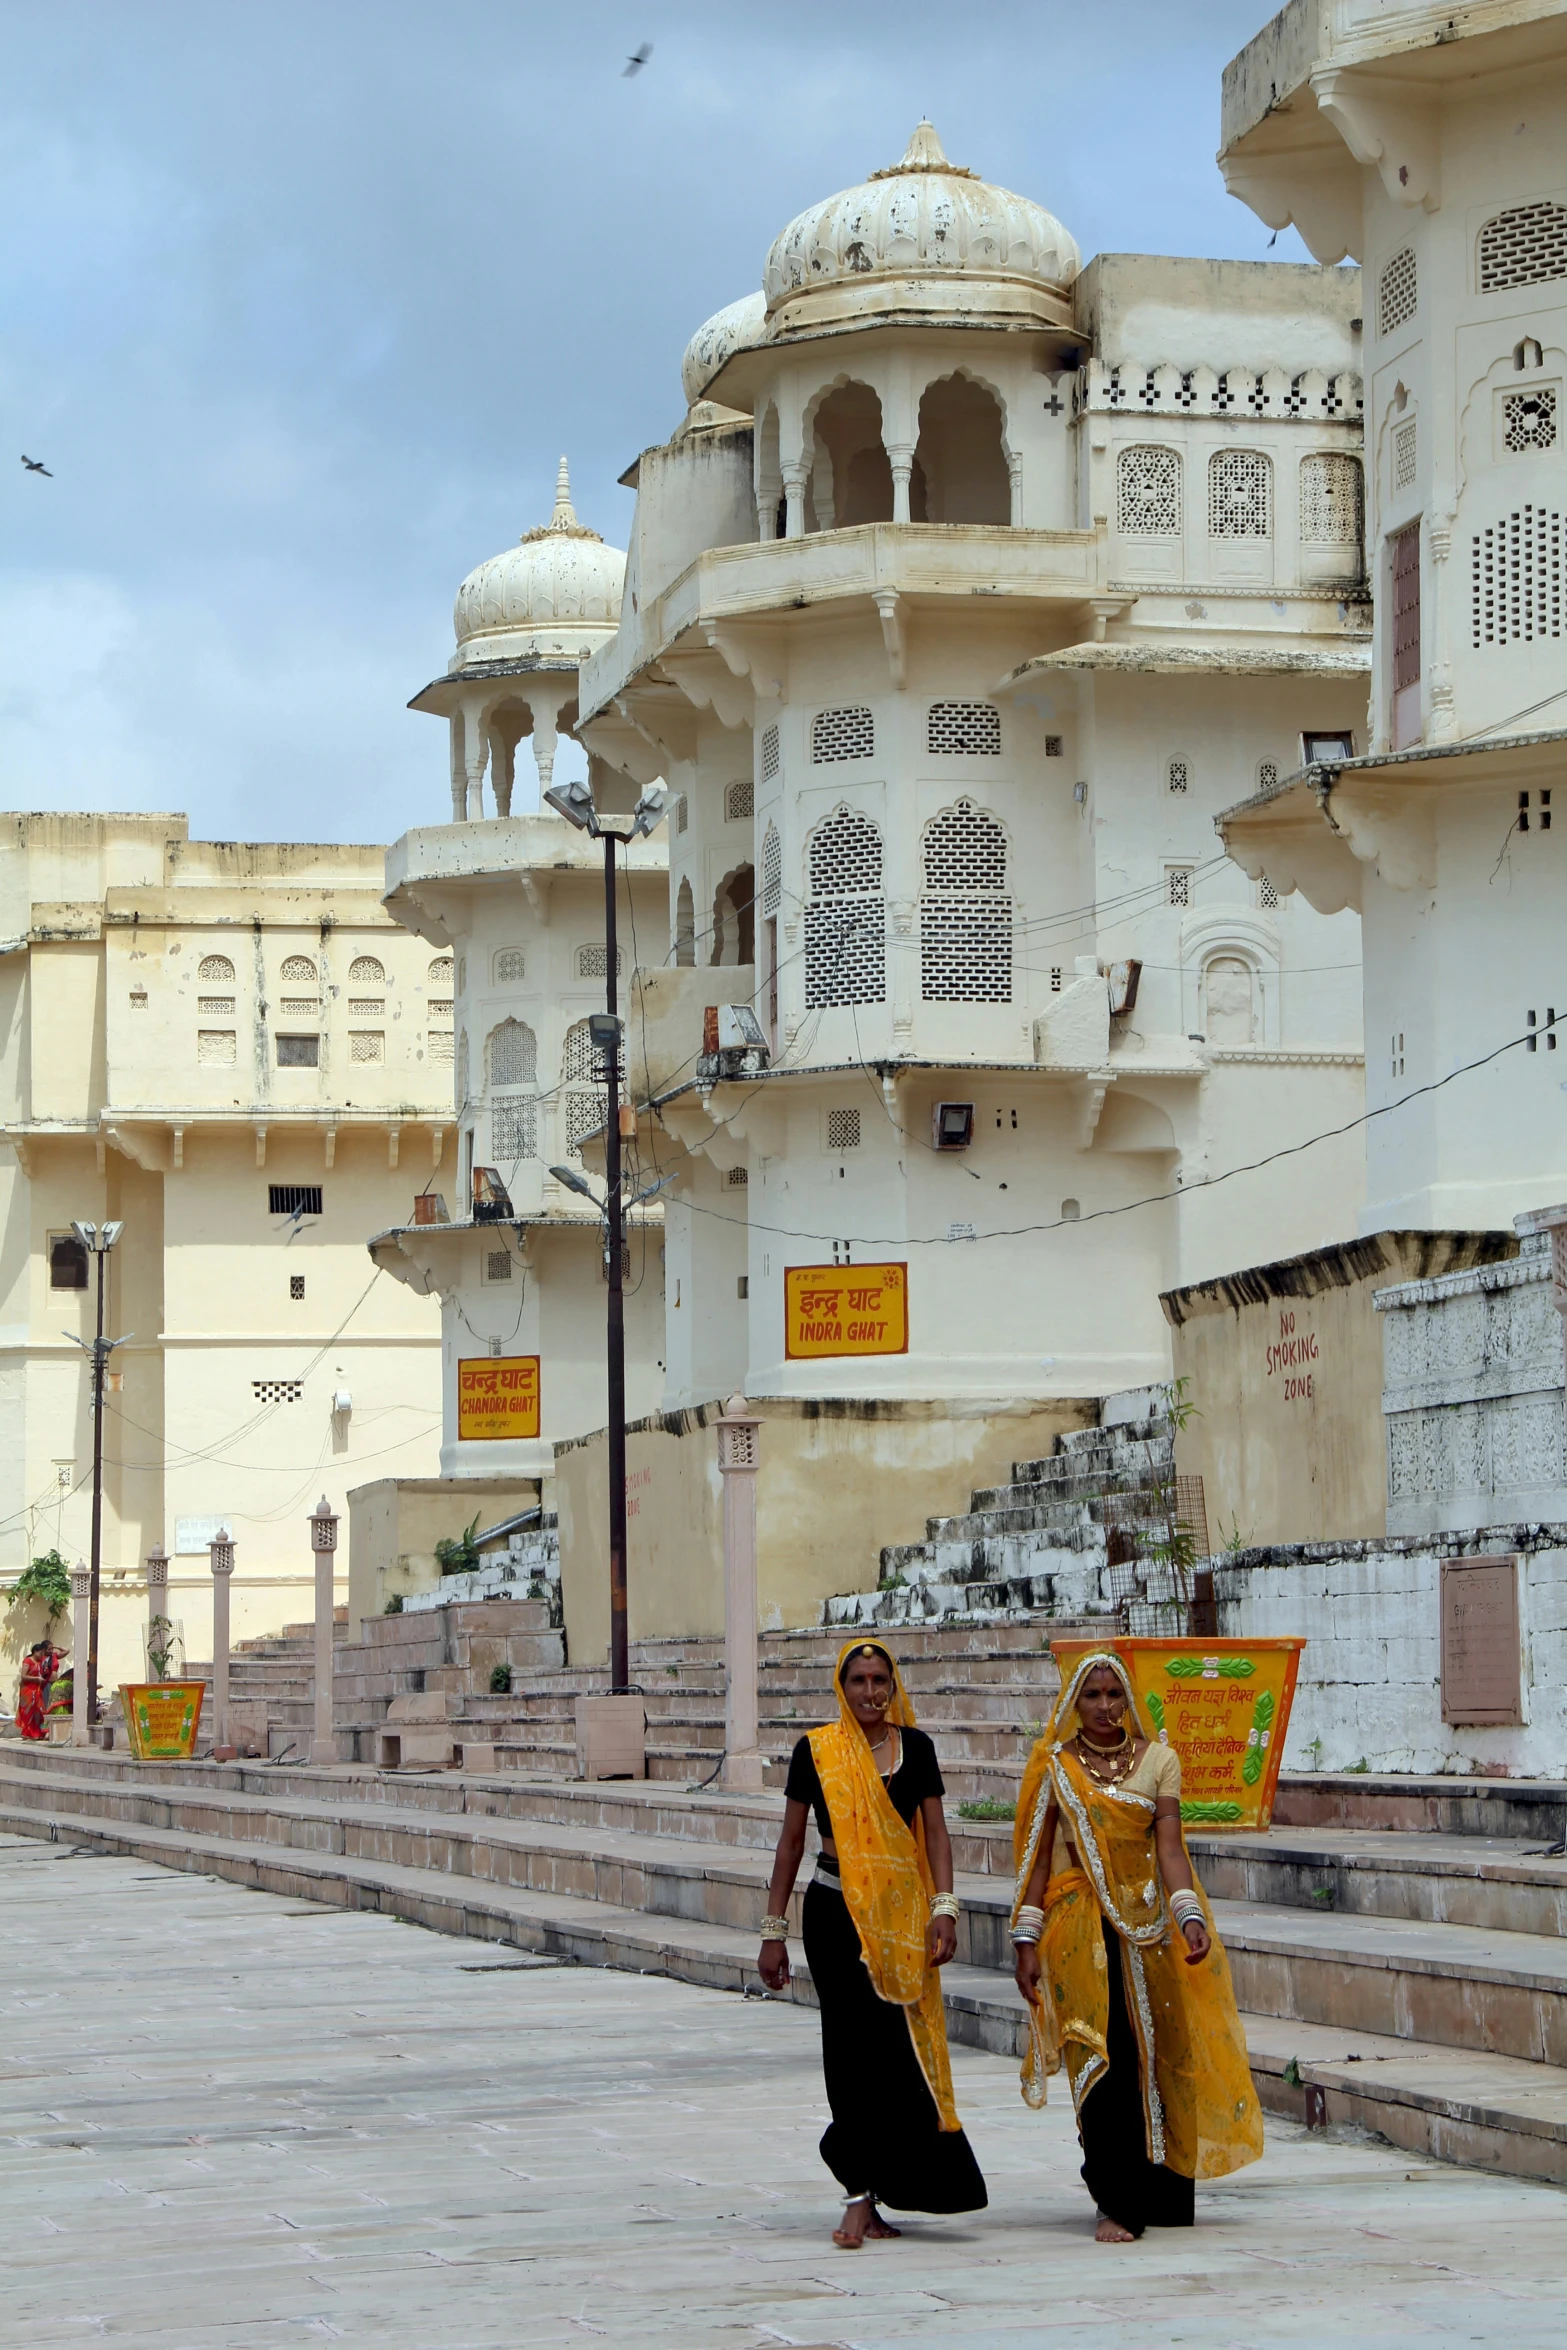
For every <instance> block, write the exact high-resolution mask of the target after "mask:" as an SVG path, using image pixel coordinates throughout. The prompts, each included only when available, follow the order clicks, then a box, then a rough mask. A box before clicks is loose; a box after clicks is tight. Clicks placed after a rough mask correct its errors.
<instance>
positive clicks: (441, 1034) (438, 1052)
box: [424, 1028, 452, 1068]
mask: <svg viewBox="0 0 1567 2350" xmlns="http://www.w3.org/2000/svg"><path fill="white" fill-rule="evenodd" d="M424 1049H425V1051H426V1052H427V1053H428V1054H429V1056H430V1059H431V1060H432V1061H435V1062H438V1063H442V1064H444V1065H445V1067H447V1068H450V1067H451V1065H452V1032H451V1030H450V1029H449V1028H432V1029H430V1030H429V1032H428V1034H427V1035H426V1037H425V1040H424Z"/></svg>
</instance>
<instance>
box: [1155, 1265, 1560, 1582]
mask: <svg viewBox="0 0 1567 2350" xmlns="http://www.w3.org/2000/svg"><path fill="white" fill-rule="evenodd" d="M1516 1254H1517V1242H1516V1241H1515V1240H1514V1238H1513V1236H1512V1234H1511V1233H1509V1232H1495V1233H1478V1234H1476V1233H1441V1232H1437V1233H1418V1232H1383V1233H1378V1234H1376V1235H1375V1236H1374V1237H1372V1238H1370V1239H1367V1240H1359V1241H1353V1242H1350V1243H1348V1244H1346V1245H1345V1246H1343V1247H1335V1248H1330V1249H1325V1250H1322V1251H1320V1252H1317V1253H1316V1254H1314V1255H1310V1256H1303V1257H1297V1258H1295V1259H1294V1260H1293V1261H1291V1262H1286V1263H1283V1264H1272V1265H1263V1266H1258V1267H1254V1268H1253V1269H1251V1270H1250V1271H1247V1272H1244V1273H1236V1274H1233V1275H1230V1276H1229V1277H1227V1278H1225V1279H1222V1280H1218V1281H1212V1282H1208V1283H1205V1284H1203V1285H1201V1286H1199V1287H1195V1288H1185V1289H1181V1290H1177V1291H1174V1292H1171V1293H1167V1294H1166V1296H1165V1297H1164V1298H1163V1300H1162V1301H1161V1302H1162V1304H1163V1306H1164V1311H1165V1315H1166V1318H1167V1320H1168V1321H1169V1323H1170V1327H1171V1353H1172V1357H1173V1363H1174V1370H1175V1375H1176V1377H1177V1378H1178V1379H1185V1380H1186V1381H1188V1383H1189V1384H1188V1388H1187V1400H1188V1401H1189V1402H1190V1403H1191V1404H1192V1405H1194V1407H1195V1413H1194V1417H1193V1418H1192V1419H1191V1421H1190V1422H1189V1423H1188V1425H1187V1427H1186V1428H1185V1430H1184V1432H1183V1433H1182V1435H1181V1437H1180V1439H1179V1441H1178V1444H1177V1447H1176V1457H1177V1466H1178V1467H1179V1468H1180V1470H1181V1471H1182V1472H1183V1473H1184V1474H1189V1475H1196V1476H1200V1477H1201V1478H1202V1480H1203V1489H1204V1498H1205V1500H1206V1503H1207V1512H1208V1536H1209V1540H1210V1542H1211V1543H1212V1544H1213V1545H1214V1546H1215V1548H1216V1549H1217V1548H1222V1547H1224V1546H1225V1545H1226V1544H1227V1543H1228V1542H1229V1541H1230V1540H1231V1538H1232V1537H1238V1542H1239V1546H1241V1547H1244V1548H1248V1549H1249V1548H1254V1547H1256V1546H1258V1545H1261V1544H1265V1543H1286V1542H1288V1543H1293V1542H1323V1541H1331V1542H1338V1541H1361V1540H1369V1539H1372V1538H1374V1537H1376V1536H1378V1535H1381V1534H1383V1533H1385V1532H1386V1529H1387V1451H1386V1440H1385V1437H1384V1433H1383V1419H1382V1324H1381V1320H1380V1318H1379V1316H1378V1315H1377V1313H1376V1311H1375V1308H1374V1306H1373V1302H1372V1301H1373V1298H1374V1297H1375V1294H1376V1292H1377V1290H1379V1289H1384V1288H1387V1287H1388V1286H1390V1285H1391V1284H1392V1283H1393V1282H1396V1281H1409V1280H1425V1279H1428V1278H1434V1277H1435V1276H1436V1275H1437V1274H1440V1273H1449V1272H1456V1271H1458V1270H1459V1269H1461V1268H1462V1267H1463V1266H1465V1265H1470V1264H1475V1263H1481V1262H1487V1261H1492V1260H1494V1259H1498V1258H1502V1257H1510V1256H1514V1255H1516Z"/></svg>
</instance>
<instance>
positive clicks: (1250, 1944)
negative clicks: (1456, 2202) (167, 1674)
mask: <svg viewBox="0 0 1567 2350" xmlns="http://www.w3.org/2000/svg"><path fill="white" fill-rule="evenodd" d="M394 1620H395V1619H394ZM927 1661H928V1660H927ZM987 1661H990V1662H992V1663H994V1664H995V1665H996V1666H998V1667H999V1668H1000V1671H1001V1673H1003V1674H1004V1672H1005V1671H1006V1670H1009V1669H1010V1667H1009V1666H1008V1665H1007V1662H1006V1660H1005V1659H1004V1658H997V1659H992V1660H986V1659H985V1658H984V1657H983V1655H982V1654H981V1653H979V1652H976V1653H975V1655H974V1656H973V1658H972V1660H971V1662H972V1667H973V1668H974V1670H975V1676H976V1677H975V1686H976V1687H977V1688H985V1687H991V1688H996V1687H1005V1686H1007V1683H1006V1682H1005V1680H1004V1678H999V1677H998V1679H996V1680H992V1681H990V1682H986V1681H985V1680H984V1679H983V1678H981V1677H980V1675H979V1671H978V1668H979V1667H980V1666H981V1665H982V1664H984V1663H986V1662H987ZM936 1694H938V1692H935V1691H933V1692H932V1695H933V1696H934V1695H936ZM927 1718H928V1719H930V1720H931V1722H932V1727H933V1729H934V1733H935V1736H936V1738H937V1741H938V1745H939V1746H940V1748H941V1749H942V1751H943V1755H944V1758H945V1755H946V1751H947V1746H948V1732H947V1727H946V1724H945V1722H944V1721H943V1720H941V1719H940V1718H938V1717H937V1716H936V1715H935V1714H934V1713H930V1714H928V1715H927ZM955 1768H956V1766H955ZM1564 1792H1567V1791H1564V1790H1563V1789H1562V1788H1561V1787H1558V1786H1531V1785H1524V1784H1512V1783H1499V1782H1496V1781H1488V1780H1476V1781H1461V1780H1456V1779H1445V1780H1437V1781H1413V1780H1394V1781H1387V1780H1372V1779H1370V1778H1366V1777H1361V1778H1356V1779H1354V1780H1352V1781H1349V1782H1346V1781H1344V1780H1338V1781H1333V1780H1330V1779H1326V1778H1319V1779H1293V1780H1289V1781H1286V1782H1285V1783H1284V1785H1283V1789H1282V1800H1281V1803H1280V1809H1279V1819H1278V1822H1277V1823H1276V1825H1275V1826H1274V1828H1273V1829H1272V1830H1271V1831H1270V1832H1269V1833H1268V1834H1266V1835H1247V1836H1219V1835H1215V1834H1212V1833H1203V1832H1197V1833H1194V1834H1193V1835H1192V1837H1191V1844H1192V1849H1193V1853H1194V1856H1195V1858H1196V1861H1197V1865H1198V1867H1199V1869H1200V1870H1201V1871H1202V1873H1203V1874H1204V1876H1205V1878H1206V1881H1207V1884H1208V1886H1209V1889H1210V1892H1211V1893H1212V1895H1213V1896H1214V1898H1215V1901H1216V1906H1217V1914H1218V1917H1219V1923H1220V1926H1221V1930H1222V1932H1223V1933H1224V1936H1225V1939H1226V1942H1227V1944H1228V1947H1229V1951H1230V1958H1231V1964H1232V1966H1233V1969H1234V1973H1235V1981H1236V1987H1237V1991H1238V1994H1239V1997H1240V2000H1241V2004H1242V2007H1243V2010H1244V2011H1245V2021H1246V2030H1247V2037H1248V2041H1249V2044H1250V2047H1251V2054H1252V2065H1253V2071H1254V2074H1255V2076H1256V2078H1257V2081H1258V2083H1259V2087H1260V2090H1261V2093H1262V2096H1263V2100H1264V2103H1265V2104H1266V2105H1267V2106H1268V2107H1269V2109H1270V2110H1272V2111H1274V2112H1276V2113H1287V2114H1290V2115H1293V2116H1294V2117H1295V2118H1297V2119H1301V2120H1304V2121H1305V2122H1306V2123H1307V2124H1308V2126H1311V2125H1318V2124H1338V2123H1347V2124H1351V2125H1356V2126H1361V2127H1365V2128H1369V2129H1373V2130H1376V2131H1378V2132H1380V2133H1381V2134H1382V2135H1383V2136H1385V2137H1387V2138H1389V2139H1391V2140H1392V2141H1393V2142H1394V2143H1396V2144H1397V2145H1399V2146H1402V2147H1405V2148H1407V2149H1408V2150H1409V2151H1410V2152H1411V2153H1414V2154H1418V2155H1423V2156H1437V2157H1441V2158H1445V2159H1449V2160H1455V2161H1460V2162H1467V2163H1471V2164H1474V2165H1477V2166H1480V2167H1485V2168H1490V2169H1496V2170H1502V2171H1507V2172H1511V2173H1514V2174H1515V2175H1519V2176H1525V2177H1532V2178H1538V2179H1545V2180H1552V2181H1555V2182H1557V2183H1559V2184H1567V2072H1564V2070H1563V2066H1564V2065H1567V1941H1564V1939H1563V1930H1564V1928H1567V1860H1563V1859H1562V1858H1561V1857H1559V1856H1551V1855H1546V1854H1543V1853H1542V1852H1541V1851H1540V1849H1539V1848H1540V1845H1541V1843H1542V1842H1543V1841H1544V1840H1545V1839H1546V1838H1547V1837H1550V1838H1554V1837H1556V1836H1557V1835H1558V1834H1559V1832H1560V1824H1561V1819H1562V1814H1563V1801H1564ZM780 1808H781V1807H780V1799H779V1797H778V1795H777V1794H776V1793H772V1794H764V1795H759V1796H753V1797H737V1796H733V1795H728V1794H724V1793H719V1792H715V1791H707V1792H701V1791H694V1790H691V1789H689V1788H687V1787H685V1786H682V1785H680V1784H678V1783H677V1782H675V1781H673V1780H668V1779H666V1780H662V1781H660V1780H654V1781H652V1782H651V1783H648V1784H632V1783H629V1782H623V1783H615V1784H609V1785H587V1784H583V1783H581V1782H572V1781H566V1780H550V1779H546V1778H528V1777H524V1776H523V1775H522V1774H520V1773H518V1772H515V1771H505V1772H501V1771H497V1772H486V1773H475V1772H462V1773H458V1772H453V1771H440V1772H436V1773H427V1774H420V1773H415V1772H411V1771H405V1772H401V1773H389V1772H377V1771H374V1770H372V1769H368V1768H366V1767H363V1766H354V1765H347V1764H340V1765H338V1766H336V1768H329V1769H321V1768H314V1767H305V1768H295V1767H292V1766H281V1767H280V1766H278V1765H277V1764H267V1763H256V1764H242V1763H240V1764H228V1765H222V1766H219V1765H215V1764H212V1763H201V1762H197V1763H189V1764H139V1765H138V1764H134V1763H132V1762H131V1761H130V1760H129V1759H128V1758H126V1757H123V1756H121V1755H118V1754H113V1753H109V1754H105V1753H102V1752H100V1751H97V1750H88V1751H86V1752H78V1751H73V1750H70V1749H65V1748H38V1747H24V1746H22V1745H20V1744H16V1743H11V1742H7V1743H6V1744H5V1745H4V1746H0V1829H3V1830H5V1831H7V1832H9V1833H13V1834H25V1835H32V1836H39V1837H45V1838H48V1839H51V1840H53V1841H57V1842H58V1841H64V1842H68V1843H70V1844H72V1845H73V1846H75V1847H77V1848H80V1849H84V1850H88V1851H115V1852H122V1853H131V1854H133V1855H135V1856H136V1857H137V1858H140V1859H143V1860H146V1861H149V1862H158V1863H161V1864H164V1865H167V1866H171V1867H176V1868H185V1869H193V1870H200V1871H210V1872H211V1873H212V1874H214V1875H217V1876H221V1877H224V1878H226V1879H229V1880H231V1881H235V1882H239V1883H243V1884H249V1885H253V1886H256V1887H258V1888H261V1889H263V1890H267V1891H271V1892H276V1893H282V1894H285V1895H287V1896H288V1897H289V1898H291V1899H294V1900H300V1899H303V1900H308V1901H313V1902H321V1903H327V1904H335V1905H338V1906H346V1907H350V1908H367V1909H377V1910H382V1911H385V1912H388V1913H390V1914H393V1915H396V1916H399V1917H404V1918H408V1919H410V1920H412V1921H414V1922H417V1923H419V1924H422V1925H425V1926H430V1927H435V1928H438V1929H441V1930H443V1931H447V1932H453V1933H463V1934H471V1935H475V1936H477V1937H480V1938H482V1939H485V1940H488V1941H491V1942H497V1943H502V1944H506V1945H508V1946H512V1947H515V1948H519V1949H523V1950H529V1951H539V1952H546V1953H549V1954H551V1955H553V1956H555V1957H557V1958H560V1959H564V1960H568V1961H575V1962H578V1963H581V1964H588V1965H598V1966H614V1967H625V1968H630V1969H634V1970H638V1971H646V1972H654V1973H664V1974H670V1975H674V1976H677V1977H679V1978H680V1979H682V1980H685V1981H690V1982H698V1983H704V1984H709V1985H712V1986H715V1987H718V1988H722V1989H727V1990H732V1991H753V1992H754V1991H755V1990H756V1988H757V1985H756V1978H755V1972H754V1969H755V1958H756V1942H757V1928H758V1922H759V1920H760V1918H761V1915H762V1911H763V1908H764V1905H765V1893H766V1884H767V1876H768V1870H769V1866H770V1854H771V1847H772V1843H773V1840H774V1837H775V1835H776V1832H777V1828H778V1824H779V1818H780ZM953 1811H954V1816H953V1821H952V1824H953V1829H954V1849H955V1856H956V1861H957V1868H958V1889H959V1892H960V1894H961V1896H962V1899H963V1904H964V1909H963V1918H962V1921H961V1926H960V1931H959V1942H958V1956H957V1960H956V1961H955V1963H954V1965H953V1966H952V1967H950V1968H949V1969H948V1970H947V1974H946V1978H945V1984H946V1993H947V2007H948V2018H949V2026H950V2029H951V2031H952V2034H953V2036H954V2038H956V2039H958V2040H961V2041H965V2042H968V2043H969V2044H971V2045H977V2046H980V2047H984V2048H987V2049H990V2050H992V2051H993V2052H996V2053H1001V2054H1006V2055H1013V2054H1015V2053H1016V2051H1017V2048H1018V2040H1019V2025H1020V2018H1021V2009H1020V2006H1019V2003H1018V2000H1017V1996H1016V1993H1015V1991H1014V1989H1013V1986H1012V1983H1011V1980H1010V1968H1009V1965H1008V1959H1009V1955H1010V1954H1009V1949H1008V1943H1007V1935H1006V1921H1007V1915H1008V1910H1009V1906H1010V1897H1011V1887H1010V1881H1009V1879H1010V1866H1011V1857H1010V1854H1011V1831H1010V1828H1009V1827H1008V1826H1006V1825H1004V1824H991V1823H989V1822H985V1821H979V1820H965V1819H963V1818H962V1817H961V1815H960V1814H958V1813H957V1812H956V1807H953ZM798 1902H799V1895H798V1893H797V1894H796V1897H795V1906H796V1912H797V1911H798ZM795 1957H796V1964H797V1973H796V1982H795V1990H794V1996H796V1997H798V1998H800V1999H803V2000H806V2001H809V2000H810V1999H811V1998H812V1990H811V1985H810V1981H809V1975H808V1970H806V1969H805V1967H804V1965H803V1962H802V1961H801V1958H800V1953H799V1947H798V1943H796V1945H795ZM1056 2094H1057V2095H1058V2096H1059V2095H1061V2094H1064V2092H1062V2091H1061V2090H1059V2089H1058V2090H1057V2092H1056Z"/></svg>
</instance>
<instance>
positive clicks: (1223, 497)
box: [1208, 449, 1273, 539]
mask: <svg viewBox="0 0 1567 2350" xmlns="http://www.w3.org/2000/svg"><path fill="white" fill-rule="evenodd" d="M1272 474H1273V469H1272V467H1271V466H1270V464H1269V463H1268V460H1267V458H1266V457H1264V456H1263V455H1262V453H1261V451H1260V450H1257V449H1221V450H1220V451H1219V452H1218V454H1217V455H1216V456H1214V457H1210V458H1209V460H1208V530H1209V534H1210V536H1212V537H1213V538H1216V539H1265V538H1267V537H1268V535H1269V533H1270V532H1271V531H1272V529H1273V494H1272V493H1273V481H1272Z"/></svg>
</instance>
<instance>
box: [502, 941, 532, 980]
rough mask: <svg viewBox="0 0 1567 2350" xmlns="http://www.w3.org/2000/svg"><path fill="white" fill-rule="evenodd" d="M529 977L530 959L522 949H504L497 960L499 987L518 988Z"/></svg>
mask: <svg viewBox="0 0 1567 2350" xmlns="http://www.w3.org/2000/svg"><path fill="white" fill-rule="evenodd" d="M527 976H528V958H527V956H526V955H525V954H524V953H523V951H522V949H521V947H502V949H501V951H500V953H499V954H498V955H497V956H496V958H495V984H496V986H497V987H518V986H520V985H521V983H522V981H523V980H524V979H526V978H527Z"/></svg>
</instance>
